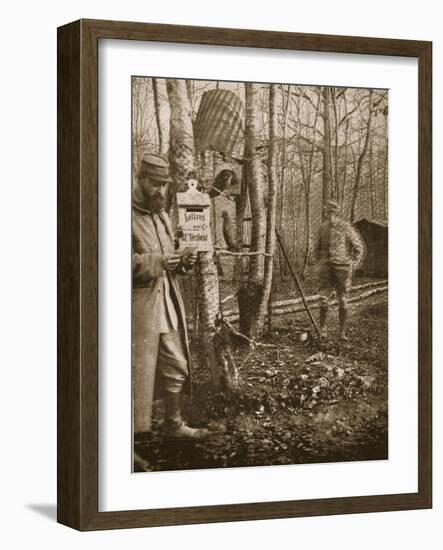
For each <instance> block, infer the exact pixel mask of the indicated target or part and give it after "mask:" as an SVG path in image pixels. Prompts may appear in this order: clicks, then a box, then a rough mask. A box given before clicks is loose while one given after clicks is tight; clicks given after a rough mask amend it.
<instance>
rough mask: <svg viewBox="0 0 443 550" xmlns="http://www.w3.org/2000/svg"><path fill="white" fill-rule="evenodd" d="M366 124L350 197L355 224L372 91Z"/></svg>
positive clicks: (370, 115)
mask: <svg viewBox="0 0 443 550" xmlns="http://www.w3.org/2000/svg"><path fill="white" fill-rule="evenodd" d="M368 109H369V114H368V122H367V124H366V134H365V138H364V139H365V141H364V143H363V148H362V150H361V153H360V155H359V157H358V161H357V170H356V174H355V183H354V193H353V196H352V210H351V221H353V222H355V218H356V216H357V198H358V193H359V190H360V185H361V176H362V167H363V160H364V158H365V155H366V152H367V150H368V145H369V138H370V135H371V122H372V90H370V91H369V103H368Z"/></svg>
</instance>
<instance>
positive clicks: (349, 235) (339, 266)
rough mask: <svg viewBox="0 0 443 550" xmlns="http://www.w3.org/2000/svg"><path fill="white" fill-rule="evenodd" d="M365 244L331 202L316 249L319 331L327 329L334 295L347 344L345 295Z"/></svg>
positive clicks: (361, 256) (342, 337)
mask: <svg viewBox="0 0 443 550" xmlns="http://www.w3.org/2000/svg"><path fill="white" fill-rule="evenodd" d="M364 250H365V247H364V244H363V241H362V238H361V237H360V234H359V233H358V231H357V230H356V229H355V228H354V227H353V225H352V224H350V223H349V222H347V221H345V220H342V219H341V218H340V216H339V205H338V204H337V203H336V202H334V201H330V202H329V203H328V205H327V207H326V221H325V223H323V224H322V225H321V227H320V235H319V240H318V245H317V248H316V255H317V259H318V260H319V261H318V264H317V274H318V279H319V293H320V330H321V331H322V333H323V335H324V334H325V329H326V320H327V315H328V307H329V299H330V297H331V294H332V292H333V291H334V290H335V291H336V292H337V298H338V304H339V310H338V316H339V324H340V339H341V340H346V339H347V337H346V324H347V320H348V293H349V290H350V287H351V281H352V273H353V271H354V270H355V268H356V267H358V266H359V265H360V264H361V261H362V259H363V255H364Z"/></svg>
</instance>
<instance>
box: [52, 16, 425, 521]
mask: <svg viewBox="0 0 443 550" xmlns="http://www.w3.org/2000/svg"><path fill="white" fill-rule="evenodd" d="M431 69H432V47H431V43H430V42H418V41H408V40H391V39H379V38H360V37H343V36H326V35H307V34H297V33H280V32H263V31H254V30H240V29H218V28H203V27H181V26H173V25H156V24H147V23H129V22H115V21H96V20H81V21H77V22H74V23H70V24H68V25H65V26H63V27H60V28H59V29H58V521H59V522H60V523H63V524H65V525H68V526H71V527H73V528H76V529H80V530H95V529H112V528H123V527H125V528H126V527H127V528H130V527H147V526H159V525H174V524H186V523H209V522H217V521H238V520H251V519H266V518H283V517H298V516H312V515H330V514H342V513H357V512H375V511H389V510H407V509H418V508H430V507H431V506H432V496H431V495H432V445H431V434H432V423H431V422H432V418H431V408H432V407H431V390H432V375H431V366H432V365H431V322H432V306H431V300H432V285H431V283H432V281H431V246H432V234H431V226H432V223H431V221H432V220H431V204H432V192H431V179H432V175H431V166H432V128H431V119H432V117H431V114H432V104H431V101H432V96H431V92H432V81H431V76H432V70H431Z"/></svg>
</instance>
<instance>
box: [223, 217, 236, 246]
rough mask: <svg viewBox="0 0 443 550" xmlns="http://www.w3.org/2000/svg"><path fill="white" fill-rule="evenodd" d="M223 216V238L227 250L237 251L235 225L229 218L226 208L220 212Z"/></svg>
mask: <svg viewBox="0 0 443 550" xmlns="http://www.w3.org/2000/svg"><path fill="white" fill-rule="evenodd" d="M222 216H223V226H222V229H223V238H224V239H225V242H226V246H227V247H228V250H229V251H231V252H238V245H237V236H236V233H237V232H236V227H235V224H234V223H233V221H232V220H231V217H230V216H229V212H228V211H227V210H223V212H222Z"/></svg>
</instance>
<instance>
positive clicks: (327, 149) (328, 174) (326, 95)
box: [322, 86, 332, 219]
mask: <svg viewBox="0 0 443 550" xmlns="http://www.w3.org/2000/svg"><path fill="white" fill-rule="evenodd" d="M330 98H331V88H330V87H329V86H325V87H324V88H323V125H324V132H323V134H324V140H323V184H322V194H323V198H322V206H323V211H322V219H325V213H326V208H325V207H326V205H327V203H328V201H329V200H330V198H331V190H332V156H331V106H330Z"/></svg>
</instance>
